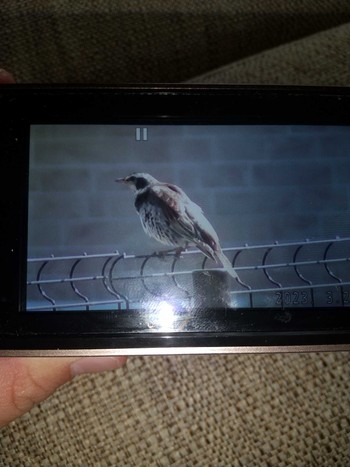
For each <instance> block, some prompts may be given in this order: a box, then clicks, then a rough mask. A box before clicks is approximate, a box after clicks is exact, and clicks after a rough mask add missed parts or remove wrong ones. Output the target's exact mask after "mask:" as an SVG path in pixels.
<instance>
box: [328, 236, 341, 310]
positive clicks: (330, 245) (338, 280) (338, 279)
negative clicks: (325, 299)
mask: <svg viewBox="0 0 350 467" xmlns="http://www.w3.org/2000/svg"><path fill="white" fill-rule="evenodd" d="M333 244H334V242H330V243H329V244H328V245H327V247H326V248H325V250H324V254H323V259H324V261H325V262H324V267H325V268H326V271H327V273H328V275H329V276H331V277H332V279H335V280H336V281H337V282H338V283H339V284H341V283H342V282H343V281H342V279H340V277H338V276H336V275H335V274H334V272H333V271H331V269H330V267H329V266H328V263H327V255H328V252H329V250H330V249H331V247H332V245H333ZM340 296H341V301H342V305H343V306H344V305H345V303H344V289H343V286H342V285H340Z"/></svg>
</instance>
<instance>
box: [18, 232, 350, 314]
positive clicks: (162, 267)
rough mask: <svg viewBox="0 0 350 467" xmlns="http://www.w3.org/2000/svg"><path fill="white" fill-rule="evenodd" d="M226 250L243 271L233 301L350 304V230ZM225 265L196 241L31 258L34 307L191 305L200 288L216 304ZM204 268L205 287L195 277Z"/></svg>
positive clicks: (229, 286) (229, 285)
mask: <svg viewBox="0 0 350 467" xmlns="http://www.w3.org/2000/svg"><path fill="white" fill-rule="evenodd" d="M224 252H225V254H226V255H227V257H228V258H229V259H230V261H231V262H232V266H233V268H234V269H235V270H236V272H237V274H238V278H237V279H236V280H235V281H225V290H226V291H227V290H228V293H229V302H227V300H226V304H227V305H228V306H231V307H234V308H242V307H243V308H245V307H249V308H266V307H277V308H285V307H326V306H342V307H346V306H350V237H349V238H339V237H336V238H333V239H326V240H316V241H311V240H304V241H301V242H291V243H279V242H274V243H271V244H262V245H248V244H246V245H244V246H242V247H232V248H226V249H224ZM222 271H223V270H222V269H219V268H217V265H216V264H215V263H214V262H212V261H211V260H209V259H207V258H206V257H204V256H203V254H202V253H201V252H199V251H198V250H195V249H188V250H185V251H184V252H183V253H181V255H180V256H179V255H177V254H175V253H169V252H168V253H164V254H161V253H160V254H157V253H154V254H151V255H129V254H126V253H122V254H121V253H119V252H114V253H106V254H87V253H84V254H82V255H76V256H60V257H56V256H54V255H52V256H49V257H45V258H29V259H28V262H27V278H28V280H27V309H28V310H32V311H34V310H36V311H40V310H42V311H44V310H45V311H47V310H53V311H58V310H106V309H112V310H129V309H139V308H147V307H148V308H149V307H151V308H152V307H153V308H154V307H156V306H157V304H158V303H160V302H164V301H166V302H169V301H170V302H171V303H172V304H173V305H175V306H176V307H177V308H181V309H190V308H191V307H193V306H194V305H195V304H196V303H198V296H199V295H200V296H201V300H200V303H201V306H205V305H206V303H207V305H208V306H213V300H212V298H213V297H212V295H213V293H215V294H217V293H221V292H220V291H219V292H218V290H219V289H218V288H217V287H215V286H216V285H217V281H218V280H219V281H222ZM198 274H200V275H199V277H200V278H202V279H203V280H204V284H205V287H204V289H203V287H202V288H200V289H199V288H198V280H197V281H196V280H194V277H195V275H197V277H198ZM217 274H219V275H217ZM220 274H221V275H220ZM202 279H201V280H202ZM211 280H213V281H214V282H210V281H211ZM220 290H222V289H220ZM213 291H214V292H213ZM207 297H211V299H209V298H208V300H207Z"/></svg>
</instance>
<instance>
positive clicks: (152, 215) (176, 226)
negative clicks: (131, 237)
mask: <svg viewBox="0 0 350 467" xmlns="http://www.w3.org/2000/svg"><path fill="white" fill-rule="evenodd" d="M116 182H120V183H123V184H125V185H127V186H129V187H130V188H131V189H132V190H133V191H134V193H135V208H136V211H137V212H138V215H139V217H140V220H141V224H142V227H143V229H144V231H145V233H146V234H147V235H149V236H150V237H151V238H153V239H155V240H157V241H158V242H160V243H162V244H163V245H168V246H171V247H173V248H175V249H176V251H177V253H178V254H180V253H181V251H183V250H184V249H186V248H187V246H188V245H189V244H194V245H195V246H196V247H197V248H198V249H199V250H200V251H201V252H202V253H203V254H204V255H205V256H206V257H207V258H210V259H212V260H213V261H215V262H216V263H217V264H218V265H219V266H220V267H222V268H224V269H225V271H226V272H227V273H228V274H229V275H230V276H231V277H232V278H234V279H237V278H238V276H237V273H236V271H235V270H234V269H233V268H232V264H231V262H230V260H229V259H228V258H227V257H226V256H225V254H224V253H223V251H222V249H221V246H220V242H219V238H218V235H217V233H216V232H215V230H214V227H213V226H212V225H211V224H210V222H209V221H208V219H207V218H206V217H205V216H204V214H203V211H202V209H201V207H200V206H198V204H196V203H194V202H193V201H191V200H190V198H189V197H188V196H187V195H186V193H185V192H184V191H183V190H182V189H181V188H180V187H178V186H176V185H172V184H170V183H163V182H160V181H158V180H157V179H155V178H154V177H152V175H149V174H148V173H132V174H130V175H128V176H127V177H124V178H118V179H117V180H116Z"/></svg>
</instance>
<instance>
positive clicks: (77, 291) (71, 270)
mask: <svg viewBox="0 0 350 467" xmlns="http://www.w3.org/2000/svg"><path fill="white" fill-rule="evenodd" d="M82 259H83V258H79V259H77V260H76V261H75V262H74V264H73V266H72V267H71V269H70V272H69V279H71V282H70V285H71V287H72V289H73V292H74V293H75V294H76V295H78V297H79V298H82V299H83V300H84V302H85V304H86V305H85V308H86V311H89V299H88V297H86V296H85V295H84V294H82V293H81V292H80V290H79V289H78V287H77V286H76V285H75V283H74V278H73V275H74V271H75V268H76V267H77V266H78V264H79V263H80V261H81V260H82Z"/></svg>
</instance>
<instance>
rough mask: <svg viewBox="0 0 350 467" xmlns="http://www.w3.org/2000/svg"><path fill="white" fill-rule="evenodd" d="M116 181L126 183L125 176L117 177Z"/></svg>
mask: <svg viewBox="0 0 350 467" xmlns="http://www.w3.org/2000/svg"><path fill="white" fill-rule="evenodd" d="M114 181H115V182H117V183H125V180H124V178H117V179H115V180H114Z"/></svg>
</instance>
